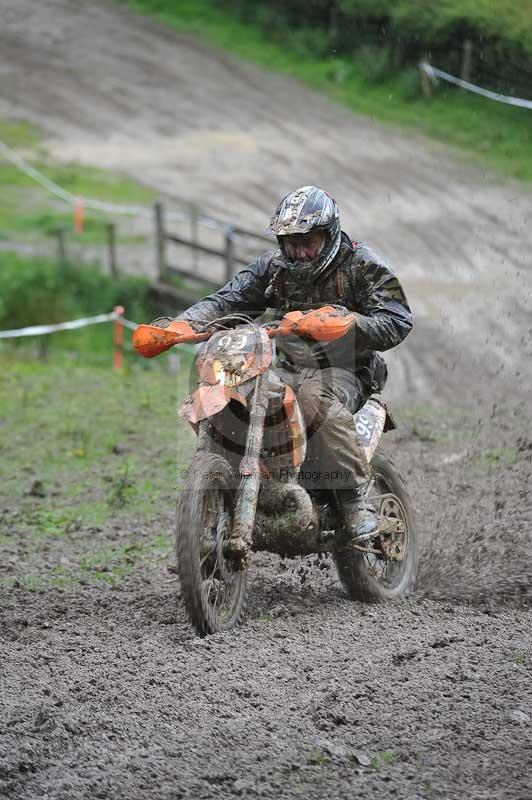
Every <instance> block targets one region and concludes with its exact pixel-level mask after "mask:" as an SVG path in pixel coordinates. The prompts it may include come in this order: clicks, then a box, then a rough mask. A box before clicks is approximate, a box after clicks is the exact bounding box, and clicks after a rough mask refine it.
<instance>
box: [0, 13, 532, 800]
mask: <svg viewBox="0 0 532 800" xmlns="http://www.w3.org/2000/svg"><path fill="white" fill-rule="evenodd" d="M0 16H1V18H2V24H1V26H0V113H2V114H6V115H8V116H11V117H14V118H21V119H27V120H30V121H34V122H36V123H38V124H39V125H40V126H42V128H43V129H44V131H45V133H46V136H47V141H46V146H47V147H48V149H49V150H50V152H51V153H52V154H53V155H54V156H55V157H56V158H61V159H64V160H69V159H75V160H77V161H81V162H84V163H87V164H91V165H99V166H103V167H108V168H112V169H114V170H122V171H124V172H126V173H128V174H130V175H131V176H133V177H135V178H137V179H139V180H141V181H143V182H145V183H146V184H149V185H152V186H154V187H158V188H159V189H160V190H164V191H165V192H167V193H168V194H170V195H172V196H174V197H175V198H186V199H187V200H193V201H195V202H196V203H198V204H199V205H200V206H201V207H202V208H203V209H204V211H205V212H208V213H211V214H214V215H217V216H219V217H222V218H224V219H227V220H228V221H237V222H240V223H245V225H246V227H250V226H256V227H257V228H258V229H259V230H263V229H264V226H265V223H266V221H267V218H268V215H269V213H270V212H271V209H272V206H273V204H274V203H275V201H276V200H277V199H278V197H279V196H281V195H282V194H283V193H284V192H285V191H287V190H288V189H290V188H292V187H293V186H294V185H299V184H302V183H308V182H316V183H318V184H321V185H323V186H324V187H326V188H327V189H329V190H330V191H331V192H332V193H333V194H334V195H335V196H336V197H337V199H338V201H339V204H340V206H341V209H342V210H343V216H344V227H345V228H346V229H347V230H348V231H349V232H350V233H351V234H352V235H353V237H354V238H358V239H366V240H368V241H370V242H371V243H372V244H374V245H375V246H376V247H377V248H378V249H380V250H381V251H383V252H384V253H385V254H386V255H388V256H389V257H390V259H391V260H392V262H393V263H394V264H395V266H396V268H397V270H398V272H399V274H400V277H401V279H402V281H403V283H404V285H405V287H406V289H407V293H408V295H409V298H410V300H411V304H412V307H413V311H414V314H415V318H416V322H417V327H416V330H415V332H414V333H413V334H412V336H411V337H409V339H408V340H407V342H405V344H404V345H403V346H402V347H401V348H400V349H399V350H398V351H397V352H394V353H391V354H390V357H389V364H390V370H391V380H390V384H389V385H390V390H389V392H388V397H389V398H391V399H392V400H394V402H398V401H400V402H401V403H403V404H407V403H410V402H416V403H420V404H424V405H429V404H439V405H440V406H441V417H440V418H439V419H436V420H435V419H432V420H431V421H430V422H427V421H424V422H423V423H420V422H418V423H417V424H416V423H415V422H412V420H411V419H410V418H408V419H409V421H407V420H406V418H405V420H404V424H403V426H402V428H401V429H400V431H399V432H398V433H396V434H394V435H393V437H395V438H393V437H391V438H390V444H389V447H390V448H391V449H392V450H393V452H394V458H395V460H396V461H398V462H399V466H400V468H401V469H402V471H403V473H404V474H405V476H406V479H407V482H408V483H409V485H410V487H411V489H412V492H413V494H414V497H415V504H416V508H417V513H418V518H419V519H420V520H421V523H422V524H421V549H422V558H421V563H420V585H419V593H418V595H417V596H416V597H415V598H412V599H410V600H408V601H405V602H403V603H399V604H395V605H391V606H385V607H365V606H362V605H360V604H352V603H350V602H348V601H347V600H346V599H345V597H344V595H343V594H342V591H341V588H340V585H339V583H338V581H337V580H336V577H335V575H334V570H333V568H332V567H330V568H325V569H319V568H318V566H316V565H312V564H311V563H310V564H309V563H308V562H305V563H304V564H300V563H299V562H297V561H295V562H287V563H286V564H285V565H282V564H280V562H279V561H277V560H276V559H274V558H269V557H266V556H263V557H260V558H257V560H256V562H255V566H254V568H253V574H252V581H251V587H250V598H251V599H250V608H249V613H248V619H247V621H246V623H245V625H244V626H243V627H242V628H241V629H240V630H238V631H237V632H235V633H234V634H231V635H228V636H215V637H211V638H209V639H205V640H199V639H198V638H196V637H195V636H194V635H193V634H192V632H191V630H190V628H189V626H188V624H187V621H186V619H185V615H184V611H183V608H182V605H181V604H180V602H179V599H177V600H176V598H178V587H177V581H176V578H175V576H174V575H173V574H172V573H169V572H167V571H166V569H159V570H151V571H150V570H144V571H140V572H138V573H137V574H136V575H135V577H134V578H131V579H128V580H127V581H125V582H124V583H123V584H122V585H120V586H119V587H118V588H117V589H116V590H110V589H102V588H100V587H91V586H79V587H73V588H68V589H63V590H58V589H56V590H39V591H38V592H30V591H25V590H22V589H20V588H14V589H13V590H11V591H7V590H2V592H1V594H0V598H1V608H2V611H1V628H0V633H1V636H2V639H1V645H0V646H1V649H2V663H1V670H2V675H1V683H0V691H1V696H0V699H1V702H2V705H3V709H2V713H1V714H0V794H2V796H6V797H10V798H17V799H18V798H24V800H30V799H31V800H33V798H45V797H48V798H50V799H52V798H53V799H54V800H55V798H61V799H63V798H64V799H65V800H67V799H68V800H72V798H93V797H98V798H100V797H101V798H110V799H111V798H116V797H117V796H123V797H124V798H127V800H129V798H145V797H150V798H157V799H158V798H210V797H231V796H242V797H255V796H257V797H268V798H276V797H287V798H289V797H310V798H322V797H324V796H327V795H329V796H331V797H333V798H337V797H338V798H344V797H345V798H352V797H353V796H357V795H358V796H361V797H367V798H404V799H405V800H413V798H417V800H422V799H425V800H429V799H430V798H438V799H440V798H441V800H443V799H444V798H462V797H464V796H469V797H471V798H478V800H484V799H485V798H490V800H491V799H492V798H501V800H502V798H509V797H511V798H512V799H515V800H525V798H528V797H530V775H531V766H532V765H531V763H530V753H531V752H532V750H531V748H530V744H531V741H530V740H531V724H530V718H531V717H532V695H531V692H530V664H531V659H532V654H531V646H530V624H531V613H530V611H529V610H528V602H529V600H530V586H531V581H532V568H531V560H530V556H529V553H528V538H529V531H530V529H531V526H532V508H531V505H530V495H529V492H528V487H529V485H530V480H531V478H532V470H531V467H530V454H531V452H532V450H531V449H530V448H531V447H532V445H531V444H530V436H529V430H530V424H529V421H528V419H529V411H530V409H529V405H530V403H529V385H530V377H531V375H532V368H531V366H530V365H531V364H532V360H531V359H530V355H531V354H532V328H531V322H530V319H531V316H530V313H531V296H530V291H529V288H528V283H529V276H530V259H529V253H530V251H531V245H532V233H531V228H530V225H529V221H530V208H531V205H530V199H531V198H530V194H529V193H528V191H527V190H526V189H525V188H523V187H522V186H520V185H517V184H503V183H502V182H501V181H500V180H499V179H497V178H495V177H493V176H491V175H489V174H487V173H485V172H484V171H482V170H481V169H480V168H477V167H472V166H471V165H468V164H466V163H465V162H464V160H463V159H462V158H461V157H459V156H457V155H456V156H453V154H452V153H450V152H449V151H448V150H447V149H445V148H444V147H443V146H440V145H436V144H434V143H431V142H427V141H426V140H424V139H422V138H418V137H415V136H405V135H403V134H402V133H401V132H399V131H395V130H391V129H384V128H382V127H380V126H378V125H377V124H376V123H374V122H372V121H371V120H368V119H367V118H362V117H356V116H354V115H352V114H349V113H348V112H347V111H346V110H345V109H342V108H339V107H337V106H335V105H333V104H332V103H331V102H329V101H327V100H325V99H324V98H322V97H320V96H319V95H317V94H315V93H313V92H311V91H309V90H307V89H306V88H304V87H302V86H301V85H300V84H298V83H297V82H296V81H293V80H290V79H288V78H286V77H282V76H276V75H270V74H268V73H265V72H263V71H262V70H260V69H258V68H255V67H253V66H250V65H246V64H242V63H240V62H237V61H235V60H233V59H232V58H231V57H230V56H229V55H227V54H226V53H222V52H219V51H216V50H214V49H212V48H210V47H207V46H206V45H205V44H204V43H202V42H200V41H198V40H196V39H194V38H193V37H189V36H179V35H177V34H175V33H174V32H172V31H170V30H168V29H166V28H164V27H163V26H162V25H159V24H157V23H154V22H151V21H147V20H145V19H143V18H140V17H138V16H136V15H134V14H132V13H130V12H127V11H125V10H124V9H121V8H119V7H118V6H116V5H106V4H102V3H96V2H94V3H93V2H86V3H82V4H80V3H78V2H75V0H40V2H39V3H32V2H31V0H0ZM457 406H461V407H464V408H466V409H467V413H468V417H467V420H468V421H467V424H466V425H465V427H463V428H462V429H461V432H460V434H459V436H458V437H457V436H456V430H455V429H454V427H455V425H456V424H457V423H456V418H455V410H456V407H457ZM461 424H462V425H463V424H464V423H463V421H462V422H461ZM507 452H510V453H511V454H512V458H511V459H510V460H509V462H508V463H504V464H503V467H501V466H498V463H499V462H498V460H497V459H499V458H502V460H503V462H504V458H503V455H504V454H505V453H506V454H507ZM501 454H502V455H501ZM6 502H7V501H6ZM0 511H1V509H0ZM160 525H162V526H165V527H169V526H170V525H171V510H170V509H165V510H164V512H163V511H162V512H161V519H160ZM145 535H147V536H149V535H150V532H149V531H148V532H146V533H145ZM14 546H15V549H16V543H15V545H14ZM46 559H47V555H46V552H43V564H45V563H46ZM19 568H21V569H22V568H23V554H22V552H21V556H20V567H19ZM15 571H16V570H15Z"/></svg>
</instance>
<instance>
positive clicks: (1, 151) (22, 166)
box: [0, 140, 230, 231]
mask: <svg viewBox="0 0 532 800" xmlns="http://www.w3.org/2000/svg"><path fill="white" fill-rule="evenodd" d="M0 155H2V156H3V157H4V158H5V159H7V160H8V161H10V162H11V163H12V164H13V165H14V166H15V167H17V168H18V169H19V170H20V171H21V172H23V173H24V174H25V175H27V176H28V177H29V178H32V179H33V180H34V181H36V182H37V183H38V184H39V185H40V186H42V187H43V189H46V190H47V191H48V192H50V194H53V195H55V196H56V197H59V198H60V199H61V200H64V201H65V203H68V204H69V205H74V204H75V203H76V201H77V200H79V199H80V198H79V197H78V196H77V195H74V194H72V192H69V191H67V190H66V189H63V187H62V186H59V185H58V184H57V183H55V182H54V181H52V180H50V178H47V177H46V175H43V174H42V173H41V172H39V171H38V170H36V169H35V167H32V166H31V164H28V162H27V161H25V160H24V159H23V158H22V156H19V154H18V153H16V152H15V151H14V150H12V149H11V148H10V147H8V146H7V144H6V143H5V142H2V141H1V140H0ZM81 199H82V200H83V205H84V207H85V208H88V209H90V210H92V211H103V212H104V213H106V214H125V215H130V216H136V217H144V218H145V219H151V218H152V216H153V211H152V210H151V209H149V208H146V206H130V205H117V204H115V203H106V202H105V201H103V200H94V199H93V198H90V197H87V198H86V197H83V198H81ZM165 216H166V217H167V219H170V220H172V221H173V222H186V221H189V220H191V215H189V214H185V213H184V212H182V211H167V212H166V213H165ZM197 221H198V222H199V223H200V224H201V225H205V226H206V227H207V228H211V229H213V230H220V231H226V230H227V229H228V228H230V226H228V225H225V224H224V223H223V222H218V220H215V219H212V217H205V216H203V214H200V215H199V216H198V217H197Z"/></svg>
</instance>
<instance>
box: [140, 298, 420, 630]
mask: <svg viewBox="0 0 532 800" xmlns="http://www.w3.org/2000/svg"><path fill="white" fill-rule="evenodd" d="M354 322H355V316H354V314H352V313H351V312H348V311H347V310H346V309H339V308H338V307H333V306H325V307H323V308H321V309H318V310H313V311H310V312H307V313H303V312H299V311H297V312H290V313H288V314H286V315H285V316H284V317H283V319H282V320H281V321H280V322H276V323H266V324H264V325H258V324H256V323H254V322H253V321H252V320H250V319H249V318H244V317H239V318H238V319H236V318H235V316H233V317H231V318H220V319H218V320H214V321H211V322H209V323H206V324H205V325H204V326H203V328H202V329H201V330H200V331H199V332H198V329H197V326H195V327H196V330H195V331H194V330H193V329H192V328H191V326H190V325H189V324H188V323H187V322H184V321H177V320H176V321H173V322H171V323H170V324H169V325H168V327H166V328H162V327H158V326H156V325H141V326H139V327H138V328H137V330H136V331H135V333H134V335H133V344H134V347H135V349H136V350H137V352H139V353H140V354H141V355H143V356H145V357H148V358H150V357H152V356H155V355H158V354H159V353H161V352H163V351H164V350H168V349H169V348H170V347H172V346H173V345H176V344H179V343H183V342H188V343H194V342H205V344H204V345H203V347H202V350H201V353H200V355H199V357H198V360H197V369H198V373H199V383H198V387H197V389H196V390H195V391H194V392H193V393H192V394H191V395H190V396H189V397H188V398H187V399H186V400H185V401H184V403H183V404H182V406H181V408H180V414H181V416H183V417H184V418H185V419H186V420H187V421H188V422H189V423H190V425H191V426H192V427H193V429H194V431H195V433H196V434H197V450H196V454H195V456H194V459H193V461H192V464H191V465H190V468H189V470H188V472H187V477H186V479H185V481H184V484H183V485H182V487H181V493H180V498H179V501H178V508H177V567H178V573H179V577H180V582H181V589H182V594H183V599H184V602H185V605H186V608H187V611H188V614H189V617H190V620H191V622H192V624H193V625H194V626H195V628H196V630H197V631H198V633H199V634H200V635H205V634H207V633H214V632H217V631H227V630H230V629H231V628H233V627H234V626H235V625H237V624H238V622H239V621H240V619H241V617H242V614H243V610H244V607H245V601H246V583H247V574H248V566H249V562H250V556H251V553H252V551H254V550H266V551H269V552H273V553H278V554H279V555H281V556H285V557H293V556H297V555H300V556H305V555H310V554H321V553H331V554H332V556H333V558H334V561H335V563H336V566H337V569H338V573H339V576H340V579H341V582H342V584H343V586H344V588H345V590H346V592H347V594H348V595H349V597H350V598H352V599H354V600H362V601H366V602H372V601H373V602H375V601H382V600H386V599H388V598H392V597H397V596H400V595H404V594H406V593H408V592H410V591H412V589H413V587H414V583H415V577H416V562H417V558H416V530H415V524H414V517H413V513H412V504H411V501H410V499H409V496H408V493H407V490H406V488H405V484H404V482H403V480H402V478H401V476H400V474H399V472H398V471H397V469H396V468H395V466H394V465H393V464H392V463H391V462H390V460H389V459H387V458H384V457H383V456H382V455H381V454H379V453H377V452H376V449H377V445H378V443H379V440H380V438H381V435H382V433H383V432H384V431H386V430H387V429H389V428H393V427H394V425H393V422H391V418H390V416H389V414H388V412H387V409H386V407H385V406H384V405H383V404H382V403H381V402H379V401H378V400H377V399H375V398H370V399H369V400H368V402H367V403H366V404H365V405H364V406H363V408H362V409H360V411H358V413H357V414H356V415H355V425H356V430H357V433H358V436H359V439H360V442H361V444H362V445H363V447H364V449H365V452H366V455H367V458H368V461H369V463H370V465H371V472H372V477H371V480H370V481H369V483H368V487H367V494H368V499H369V500H370V501H371V502H372V503H373V505H374V507H375V508H376V511H377V514H378V523H379V530H378V535H377V536H376V537H374V538H373V539H371V541H370V542H365V543H363V544H354V543H352V542H351V541H350V539H349V537H348V536H347V534H346V532H345V530H344V528H343V522H342V515H341V508H340V504H339V502H338V500H337V497H336V493H335V491H334V490H329V491H327V492H326V494H325V496H324V493H323V492H321V493H317V494H316V496H312V494H311V493H309V492H308V491H307V490H306V489H305V488H304V487H303V485H302V481H301V480H300V473H301V470H302V466H303V465H304V462H305V458H306V455H307V436H306V431H305V424H304V421H303V416H302V412H301V409H300V406H299V404H298V401H297V397H296V396H295V395H294V392H293V390H292V389H291V387H290V386H288V385H287V384H285V383H284V382H283V381H282V380H281V379H280V377H279V376H278V375H277V374H276V372H275V369H274V367H273V361H274V354H275V338H276V337H277V336H284V335H288V334H292V335H293V334H295V335H299V336H304V337H307V338H310V339H313V340H316V341H332V340H334V339H338V338H340V337H341V336H343V335H345V333H346V332H347V331H348V330H349V328H350V327H351V326H352V325H353V324H354ZM235 323H239V324H237V325H236V327H235Z"/></svg>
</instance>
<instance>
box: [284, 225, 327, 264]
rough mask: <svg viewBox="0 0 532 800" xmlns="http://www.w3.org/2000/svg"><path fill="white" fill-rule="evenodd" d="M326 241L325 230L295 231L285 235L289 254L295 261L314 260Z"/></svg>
mask: <svg viewBox="0 0 532 800" xmlns="http://www.w3.org/2000/svg"><path fill="white" fill-rule="evenodd" d="M324 242H325V234H324V233H323V231H310V232H309V233H294V234H292V235H291V236H285V245H286V250H287V252H288V255H289V256H290V258H291V259H292V260H293V261H309V262H310V261H312V260H313V259H314V258H316V256H317V255H318V254H319V252H320V250H321V248H322V247H323V244H324Z"/></svg>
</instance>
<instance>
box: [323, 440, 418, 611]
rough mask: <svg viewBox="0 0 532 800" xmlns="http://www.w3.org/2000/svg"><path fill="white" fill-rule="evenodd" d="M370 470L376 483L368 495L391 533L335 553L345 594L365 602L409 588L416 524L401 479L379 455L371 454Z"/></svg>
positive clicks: (412, 581)
mask: <svg viewBox="0 0 532 800" xmlns="http://www.w3.org/2000/svg"><path fill="white" fill-rule="evenodd" d="M372 472H373V478H374V481H375V483H374V486H373V490H372V493H371V494H370V495H369V499H370V500H371V501H372V503H373V504H374V505H375V508H376V511H377V514H378V515H379V517H381V518H382V520H383V524H384V525H386V526H387V527H388V529H389V531H390V533H384V534H381V536H379V537H377V538H376V539H375V540H373V541H372V542H371V543H368V546H367V547H366V548H365V549H366V552H360V551H355V550H351V549H347V548H346V549H343V550H339V551H338V552H337V553H335V555H334V559H335V561H336V566H337V569H338V574H339V576H340V580H341V581H342V584H343V586H344V588H345V590H346V592H347V594H348V595H349V597H350V598H351V599H352V600H362V601H363V602H366V603H371V602H373V603H375V602H381V601H383V600H388V599H391V598H393V597H401V596H402V595H405V594H408V593H409V592H412V591H413V590H414V586H415V582H416V573H417V537H416V527H415V520H414V513H413V509H412V502H411V500H410V497H409V495H408V492H407V490H406V487H405V484H404V481H403V479H402V477H401V475H400V473H399V472H398V470H397V468H396V467H395V466H394V465H393V463H392V462H391V461H390V460H389V459H387V458H384V457H383V456H382V455H376V456H375V457H374V458H373V461H372Z"/></svg>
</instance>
